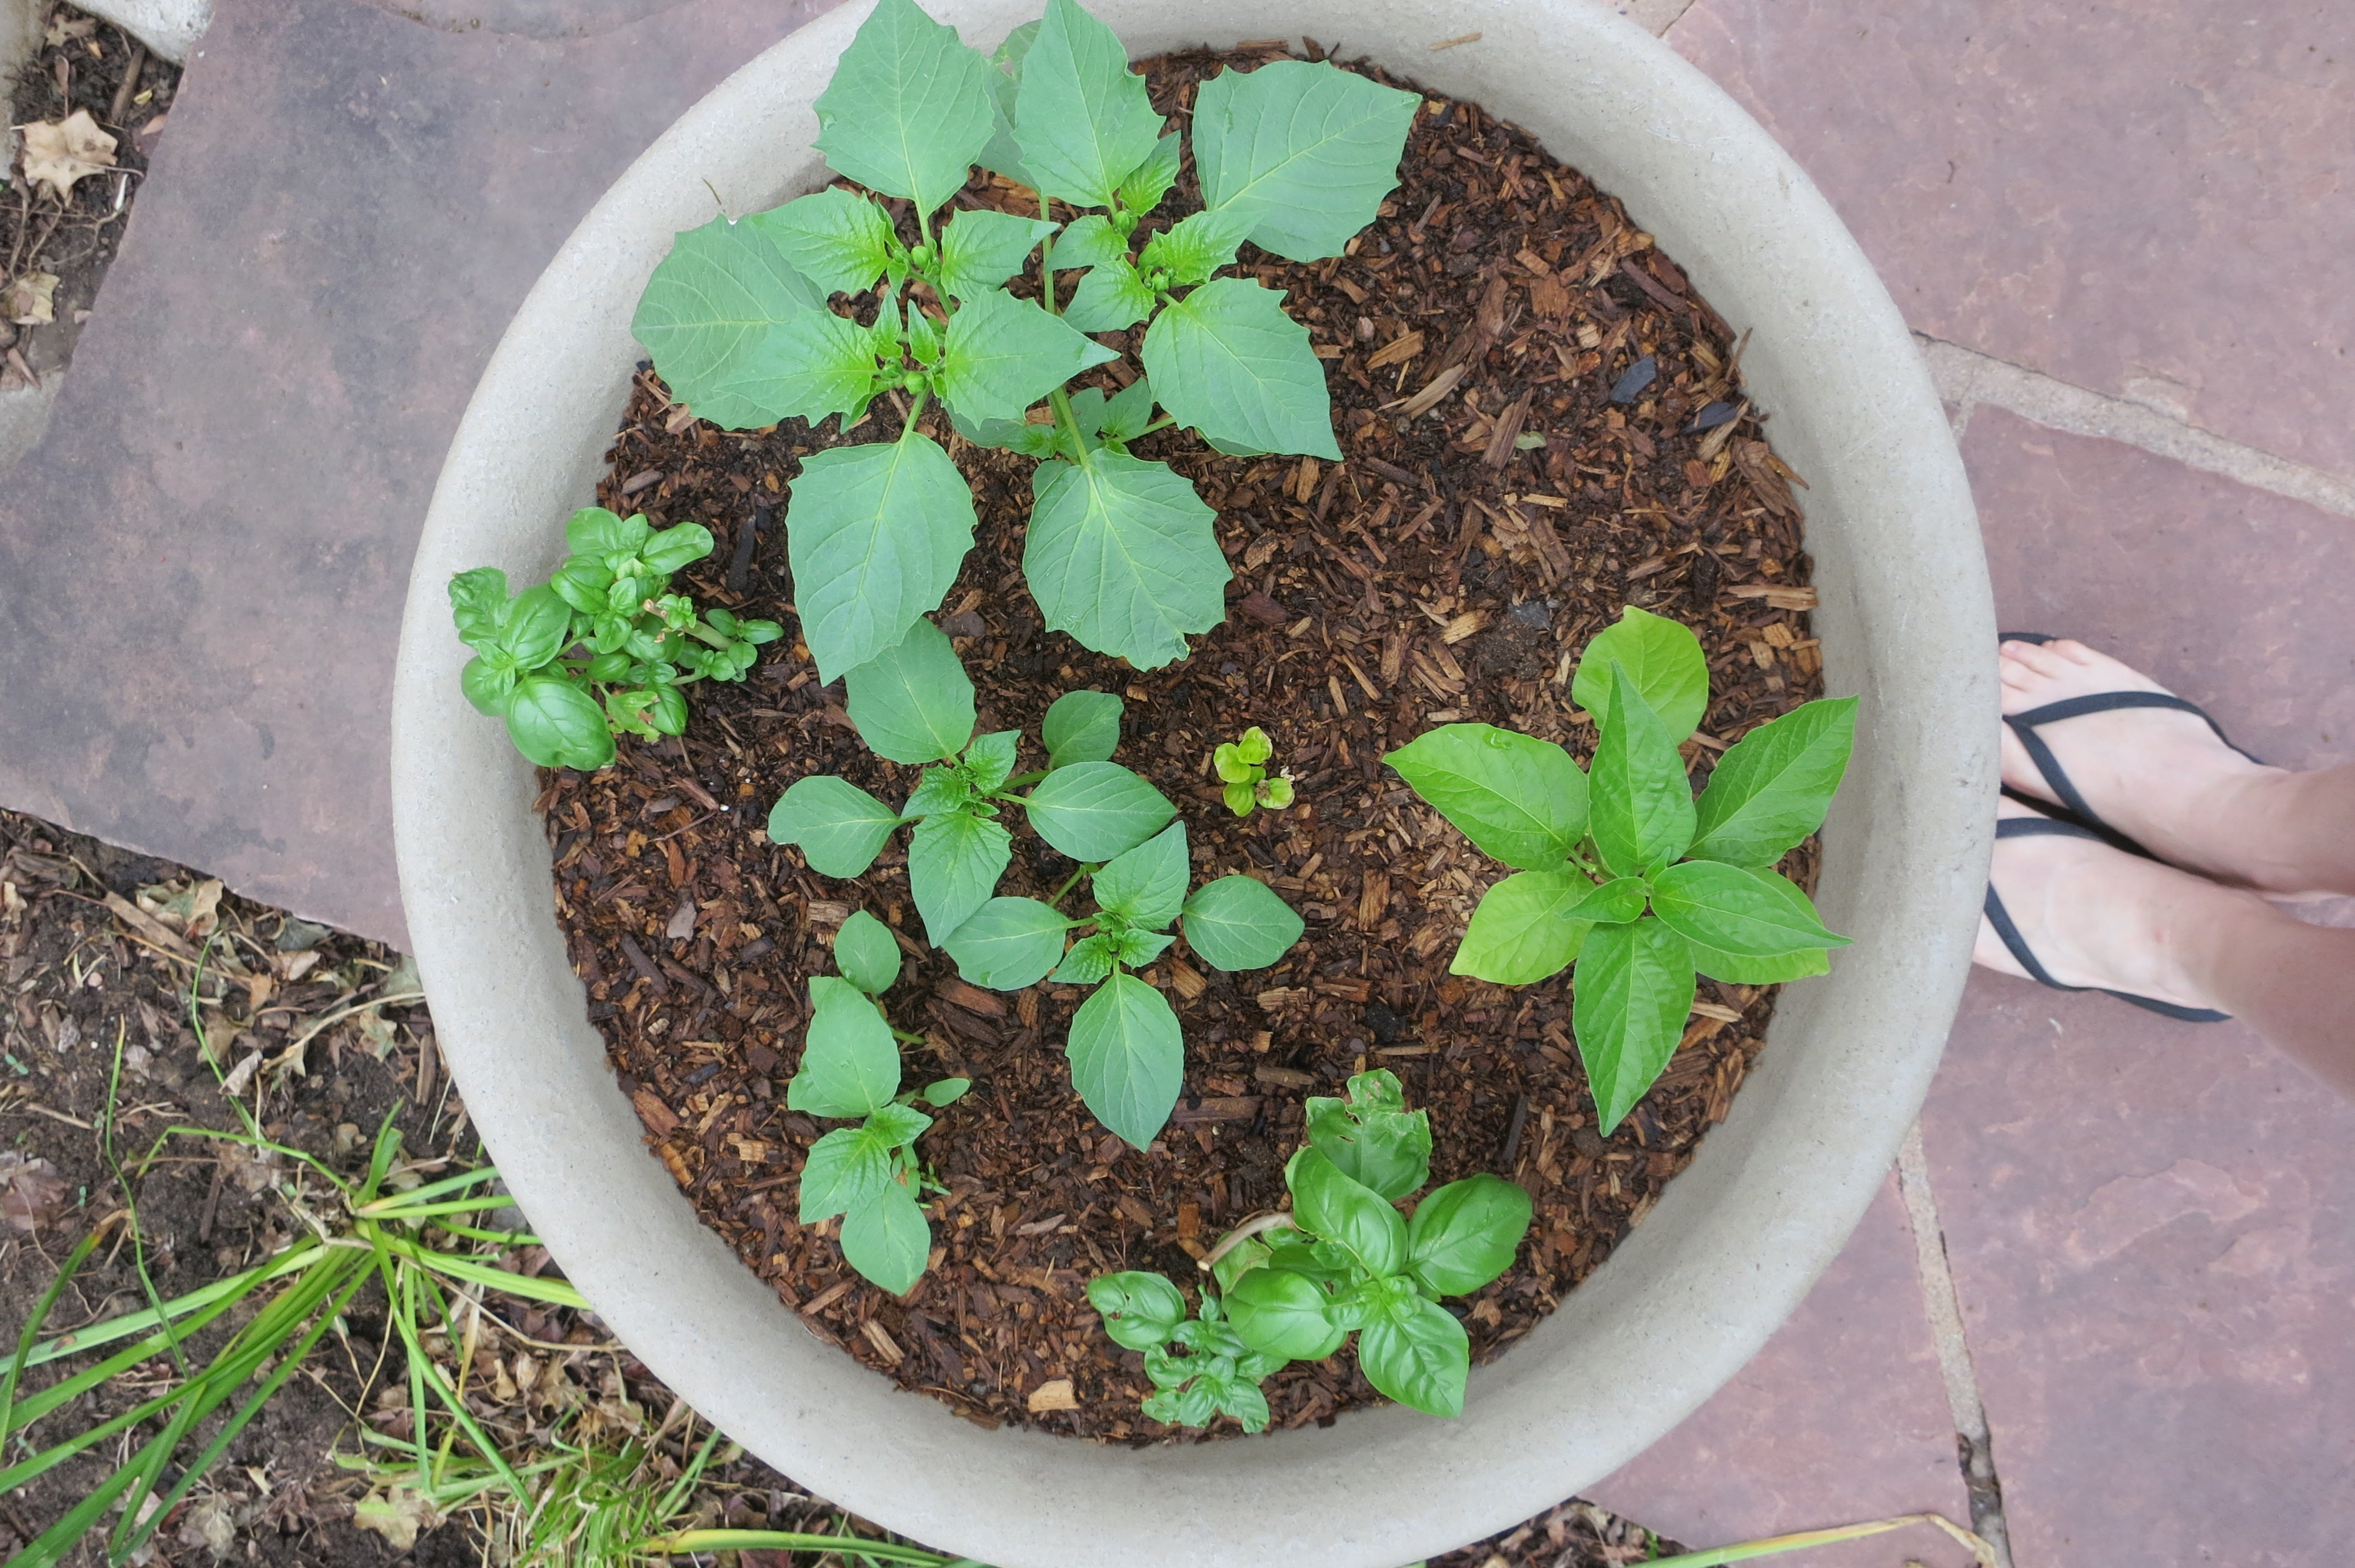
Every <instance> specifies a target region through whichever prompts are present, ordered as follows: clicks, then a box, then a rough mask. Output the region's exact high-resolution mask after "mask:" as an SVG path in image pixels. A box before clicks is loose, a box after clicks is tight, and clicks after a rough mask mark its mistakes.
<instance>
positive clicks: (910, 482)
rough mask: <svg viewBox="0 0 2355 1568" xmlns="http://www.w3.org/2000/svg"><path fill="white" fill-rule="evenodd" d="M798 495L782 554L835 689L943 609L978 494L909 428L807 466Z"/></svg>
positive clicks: (810, 637)
mask: <svg viewBox="0 0 2355 1568" xmlns="http://www.w3.org/2000/svg"><path fill="white" fill-rule="evenodd" d="M792 492H793V509H792V511H791V513H790V514H788V515H787V517H786V520H785V521H786V544H787V550H786V554H787V556H788V558H789V560H790V561H791V564H792V566H793V572H794V596H795V602H796V605H797V607H798V609H800V612H801V618H802V636H803V638H804V640H805V641H807V642H808V643H809V648H810V654H811V656H812V657H813V658H815V660H816V661H817V673H818V679H819V680H821V681H832V680H834V679H835V678H836V677H837V676H839V675H841V674H842V673H844V672H845V671H847V670H853V669H856V668H858V666H859V665H861V664H864V663H866V662H868V660H870V659H872V658H874V657H875V656H876V655H877V654H879V653H881V652H884V651H885V650H886V649H889V648H892V647H896V646H898V644H899V643H900V639H902V638H903V637H906V636H907V635H909V629H910V627H911V625H912V624H913V623H914V621H915V620H916V618H917V617H919V616H921V615H923V614H924V613H926V612H927V611H929V610H932V609H938V608H939V606H940V602H941V599H942V597H943V595H945V594H946V593H947V592H948V591H949V585H950V584H951V583H953V582H954V581H956V575H957V567H959V566H960V565H961V564H962V563H963V562H964V553H965V552H966V551H967V550H968V549H971V548H972V547H973V529H974V514H973V492H972V491H971V490H970V489H969V488H967V486H966V484H965V482H964V476H963V475H962V474H960V473H958V472H957V468H956V464H954V463H953V462H951V461H949V454H948V453H946V452H944V451H943V450H941V449H940V445H939V443H937V442H935V441H934V440H932V438H931V437H929V436H924V435H920V434H918V433H916V432H915V431H913V430H910V431H909V432H908V433H906V434H905V435H902V436H901V437H900V439H899V440H896V441H892V442H889V443H887V444H880V445H876V446H861V447H833V448H830V449H828V450H825V451H822V452H817V453H815V454H813V455H811V456H809V457H806V458H805V459H803V460H802V471H801V476H800V477H799V478H797V479H795V480H794V482H793V485H792ZM958 744H959V745H963V744H964V737H963V736H959V737H958ZM943 755H946V754H945V753H943ZM927 760H929V759H927Z"/></svg>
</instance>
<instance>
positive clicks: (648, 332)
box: [573, 217, 826, 550]
mask: <svg viewBox="0 0 2355 1568" xmlns="http://www.w3.org/2000/svg"><path fill="white" fill-rule="evenodd" d="M824 313H826V296H825V295H824V294H822V293H820V292H819V291H818V288H817V285H816V284H815V283H813V282H811V281H809V280H808V279H807V278H805V277H803V276H802V275H801V273H800V272H798V271H796V270H794V265H793V263H792V262H790V261H787V260H785V258H784V255H783V252H782V251H780V250H779V249H777V247H776V244H775V242H774V241H773V240H771V239H770V238H769V237H768V236H767V235H765V234H763V233H762V232H761V231H760V230H759V229H757V228H753V227H751V225H749V224H741V223H730V222H729V221H728V220H727V219H726V218H724V217H715V218H713V219H712V220H711V221H710V222H709V223H707V224H705V225H704V226H703V227H702V228H690V229H688V230H687V231H686V232H685V233H683V234H681V235H680V236H679V237H678V238H677V241H676V242H675V243H673V245H672V246H671V250H670V254H669V255H668V256H666V257H665V258H663V260H662V262H661V264H660V265H658V266H657V267H655V271H654V276H653V277H652V278H650V279H648V280H647V281H646V291H645V293H644V294H642V295H640V296H639V298H638V309H637V314H636V315H635V316H634V317H633V318H632V320H631V322H630V332H631V334H632V335H633V336H634V337H635V338H636V339H637V340H638V341H639V342H640V343H642V344H645V346H646V353H647V354H648V355H651V356H652V357H653V359H654V362H655V370H657V371H658V372H660V373H661V375H662V378H663V381H664V382H665V384H666V385H667V386H668V387H670V394H671V396H672V397H676V398H677V399H678V400H679V401H680V402H682V403H686V404H688V405H689V406H691V407H692V408H694V409H695V412H696V414H697V415H698V417H700V418H706V419H709V420H710V421H711V422H712V423H713V424H715V425H718V426H719V428H720V429H724V430H749V429H757V428H759V427H760V426H762V425H768V424H773V423H775V422H776V420H777V418H779V416H778V415H777V414H775V413H773V412H772V411H771V410H769V409H767V408H762V407H761V406H760V405H758V404H755V403H752V402H751V401H749V400H747V399H746V398H745V397H742V396H741V395H739V394H735V393H730V392H723V391H721V390H720V388H721V387H722V385H723V384H724V383H726V382H728V381H730V380H731V379H733V378H734V377H735V376H736V375H737V374H738V373H739V372H740V371H741V369H742V366H743V362H744V358H745V355H747V354H748V353H749V352H750V351H751V348H752V346H753V345H754V344H758V343H759V342H761V340H762V339H763V338H765V337H767V336H768V334H770V332H771V331H773V329H775V328H776V327H779V326H782V325H783V324H784V323H787V322H790V321H794V320H798V319H799V318H801V317H803V316H805V315H812V314H824ZM573 548H574V549H575V550H578V549H580V548H581V546H578V545H575V546H573Z"/></svg>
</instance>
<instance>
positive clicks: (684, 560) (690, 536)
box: [631, 518, 727, 615]
mask: <svg viewBox="0 0 2355 1568" xmlns="http://www.w3.org/2000/svg"><path fill="white" fill-rule="evenodd" d="M631 521H632V522H636V521H638V520H637V519H636V518H633V519H631ZM713 542H714V541H713V540H712V537H711V530H710V529H709V528H706V527H705V526H704V525H703V524H700V523H680V524H676V525H675V526H672V527H669V528H664V529H659V530H657V531H655V532H654V533H651V534H649V535H647V536H646V538H645V542H644V543H643V544H642V545H641V546H639V547H638V558H639V559H640V560H642V561H644V562H645V564H646V565H647V566H649V567H653V568H654V569H655V571H658V572H664V573H669V572H675V571H677V570H678V569H679V568H680V567H684V566H686V565H687V564H688V563H689V562H692V561H699V560H701V559H703V557H704V556H708V555H709V554H711V547H712V545H713ZM719 613H720V614H722V615H725V614H726V613H727V611H725V610H721V611H720V612H719Z"/></svg>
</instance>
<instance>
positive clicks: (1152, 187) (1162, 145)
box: [1117, 131, 1183, 217]
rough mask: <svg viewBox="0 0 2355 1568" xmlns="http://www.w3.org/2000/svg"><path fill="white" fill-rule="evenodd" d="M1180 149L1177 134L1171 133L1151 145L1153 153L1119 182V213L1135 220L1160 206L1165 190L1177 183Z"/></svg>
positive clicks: (1165, 194)
mask: <svg viewBox="0 0 2355 1568" xmlns="http://www.w3.org/2000/svg"><path fill="white" fill-rule="evenodd" d="M1182 152H1183V150H1182V149H1181V148H1180V146H1179V145H1178V136H1177V132H1175V131H1172V132H1169V134H1168V135H1167V136H1164V137H1163V138H1161V140H1160V141H1158V142H1156V143H1154V144H1153V152H1152V154H1151V155H1150V156H1148V157H1147V158H1146V160H1145V162H1143V163H1141V164H1137V165H1136V170H1135V173H1134V174H1132V175H1129V176H1128V178H1126V179H1124V180H1123V181H1121V182H1120V190H1119V192H1118V193H1117V194H1118V195H1119V196H1120V206H1121V210H1122V211H1123V212H1133V213H1135V214H1136V215H1137V216H1138V217H1144V216H1145V215H1146V213H1148V212H1151V211H1152V210H1153V209H1154V208H1155V207H1159V206H1160V205H1161V198H1162V197H1163V196H1167V195H1168V194H1169V187H1170V186H1171V185H1176V184H1177V165H1178V161H1179V159H1180V157H1181V156H1182Z"/></svg>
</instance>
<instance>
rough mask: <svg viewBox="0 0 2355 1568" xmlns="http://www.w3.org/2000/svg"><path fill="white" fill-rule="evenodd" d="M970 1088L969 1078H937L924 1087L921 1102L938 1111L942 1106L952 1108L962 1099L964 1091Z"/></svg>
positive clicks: (971, 1082) (970, 1081)
mask: <svg viewBox="0 0 2355 1568" xmlns="http://www.w3.org/2000/svg"><path fill="white" fill-rule="evenodd" d="M971 1087H973V1080H972V1079H971V1078H937V1079H934V1080H933V1081H932V1083H929V1084H926V1085H925V1086H924V1093H923V1101H924V1103H925V1104H926V1105H928V1106H931V1107H932V1108H933V1109H935V1110H938V1109H939V1108H940V1107H943V1106H953V1105H954V1104H956V1103H957V1101H959V1100H961V1099H963V1098H964V1094H965V1091H966V1090H967V1089H970V1088H971Z"/></svg>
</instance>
